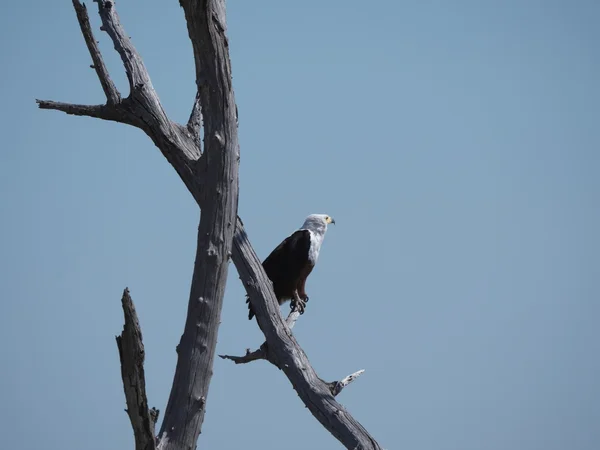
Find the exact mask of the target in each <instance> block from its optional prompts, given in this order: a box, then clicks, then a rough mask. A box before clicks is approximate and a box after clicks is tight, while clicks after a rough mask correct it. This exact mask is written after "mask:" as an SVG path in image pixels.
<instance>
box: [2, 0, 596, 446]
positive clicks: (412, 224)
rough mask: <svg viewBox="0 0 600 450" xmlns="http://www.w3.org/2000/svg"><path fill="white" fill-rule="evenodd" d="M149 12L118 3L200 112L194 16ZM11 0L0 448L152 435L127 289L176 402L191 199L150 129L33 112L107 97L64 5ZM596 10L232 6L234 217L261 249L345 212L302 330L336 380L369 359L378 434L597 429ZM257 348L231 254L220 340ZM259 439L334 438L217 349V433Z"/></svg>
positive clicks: (428, 438)
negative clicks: (128, 397) (138, 416)
mask: <svg viewBox="0 0 600 450" xmlns="http://www.w3.org/2000/svg"><path fill="white" fill-rule="evenodd" d="M141 5H142V4H141V3H139V2H133V1H130V0H121V1H120V2H118V4H117V7H118V8H119V13H120V15H121V19H122V22H123V23H124V25H125V27H126V30H127V32H128V34H129V35H130V36H131V37H132V39H133V42H134V43H135V44H136V45H137V47H138V50H139V51H140V52H141V54H142V56H143V58H144V60H145V62H146V64H147V66H148V69H149V71H150V74H151V77H152V80H153V83H154V86H155V87H156V89H157V91H158V93H159V95H160V97H161V99H162V101H163V104H164V106H165V108H166V110H167V112H168V113H169V115H170V116H171V117H172V118H173V119H175V120H179V121H185V120H186V119H187V117H188V115H189V110H190V107H191V105H192V102H193V97H194V69H193V60H192V53H191V45H190V43H189V41H188V39H187V32H186V29H185V23H184V19H183V12H182V10H181V9H180V7H179V5H178V2H176V1H174V0H173V1H169V2H164V1H163V2H159V1H156V0H151V1H147V2H144V3H143V6H141ZM94 6H95V4H93V3H91V2H89V5H88V7H89V8H90V11H91V12H93V10H94ZM3 11H4V13H3V14H2V17H0V22H1V27H0V35H1V38H2V39H1V40H0V58H1V61H2V66H3V71H2V75H1V77H2V83H1V84H0V94H1V98H2V101H3V107H2V108H1V110H0V115H1V120H0V124H1V125H0V126H1V127H2V136H3V145H2V147H3V150H2V151H1V152H0V188H1V189H0V208H1V210H2V212H3V214H2V218H3V220H1V221H0V255H1V256H0V268H1V270H0V298H2V306H3V308H2V309H3V312H2V314H0V356H1V359H2V368H3V371H2V372H3V373H2V378H1V379H2V383H0V398H2V402H1V404H0V432H1V434H2V436H3V439H2V440H3V444H4V446H5V447H6V448H16V449H38V448H42V447H43V448H46V449H49V450H54V449H56V450H58V449H60V450H70V449H73V450H95V449H106V448H132V447H133V437H132V432H131V429H130V425H129V422H128V419H127V416H126V414H125V413H124V412H123V409H124V407H125V403H124V396H123V391H122V386H121V381H120V372H119V362H118V353H117V349H116V345H115V342H114V336H115V335H116V334H118V333H120V331H121V328H122V312H121V308H120V296H121V292H122V290H123V288H124V287H125V286H129V288H130V289H131V294H132V296H133V299H134V301H135V304H136V306H137V309H138V313H139V316H140V320H141V323H142V327H143V332H144V339H145V344H146V353H147V362H146V369H147V372H146V373H147V385H148V395H149V400H150V404H151V405H153V406H156V407H157V408H159V409H161V410H164V407H165V404H166V401H167V398H168V393H169V389H170V386H171V382H172V376H173V370H174V367H175V358H176V354H175V345H176V344H177V342H178V340H179V337H180V335H181V332H182V329H183V323H184V315H185V311H186V304H187V296H188V292H189V282H190V275H191V271H192V264H193V259H194V249H195V232H196V227H197V222H198V217H199V213H198V209H197V207H196V206H195V204H194V202H193V200H192V198H191V196H190V195H189V194H188V193H187V192H186V190H185V188H184V187H183V184H182V183H181V182H180V180H179V179H178V177H177V175H176V174H175V172H174V171H173V170H172V168H171V167H170V166H169V165H168V164H167V163H166V161H165V160H164V159H163V157H162V156H161V155H160V153H159V151H158V150H157V149H156V148H155V147H154V146H153V145H152V143H151V142H150V140H149V139H148V138H147V137H146V136H145V135H143V133H142V132H140V131H139V130H137V129H133V128H130V127H127V126H124V125H120V124H114V123H106V122H101V121H98V120H94V119H87V118H74V117H70V116H66V115H64V114H61V113H58V112H49V111H40V110H38V109H36V105H35V102H34V99H35V98H43V99H53V100H60V101H70V102H79V103H100V102H103V101H104V98H103V94H102V90H101V87H100V85H99V83H98V81H97V78H96V76H95V73H94V72H93V71H92V70H91V69H90V68H89V64H90V63H91V61H90V58H89V55H88V53H87V49H86V47H85V44H84V41H83V39H82V37H81V35H80V32H79V29H78V25H77V21H76V19H75V15H74V12H73V10H72V6H71V2H68V1H64V2H42V1H39V0H34V1H31V2H9V3H8V4H7V5H6V6H5V7H4V9H3ZM91 19H92V23H93V25H94V30H95V31H97V38H98V39H99V40H100V42H101V48H102V50H103V53H104V56H105V59H106V61H107V63H108V65H109V68H110V70H111V74H112V76H113V79H114V80H115V81H116V83H117V84H118V86H119V87H120V88H121V92H122V93H124V94H125V95H126V94H127V89H126V78H125V76H124V72H123V70H122V68H121V65H120V61H119V59H118V56H117V55H116V53H115V52H114V51H113V50H112V45H111V43H110V42H109V39H108V37H107V36H106V35H105V34H104V33H100V32H99V31H98V26H99V21H98V19H97V16H96V15H95V14H91ZM599 21H600V3H598V2H593V1H583V0H580V1H572V2H557V1H544V2H542V1H533V0H531V1H529V0H521V1H511V0H506V1H502V2H500V1H496V2H491V1H484V0H480V1H466V0H457V1H453V2H449V1H443V2H442V1H423V2H407V1H383V0H380V1H376V2H372V3H365V2H358V1H350V0H346V1H343V2H342V1H337V0H329V1H327V0H325V1H323V0H321V1H318V2H317V1H310V0H309V1H306V2H302V3H298V2H280V1H279V2H278V1H263V2H259V3H256V2H244V1H240V0H235V1H229V2H228V23H229V36H230V45H231V58H232V65H233V77H234V87H235V91H236V98H237V102H238V106H239V113H240V142H241V155H242V156H241V168H240V183H241V191H240V215H241V217H242V218H243V220H244V223H245V225H246V228H247V230H248V233H249V235H250V237H251V239H252V242H253V244H254V246H255V249H256V251H257V252H258V254H259V256H260V257H262V258H264V257H266V256H267V254H268V253H269V252H270V250H271V249H272V248H273V247H275V246H276V245H277V244H278V243H279V241H280V240H281V239H283V238H284V237H286V236H287V235H288V234H289V233H290V232H291V231H293V230H294V229H295V228H296V227H298V226H299V225H301V224H302V221H303V219H304V217H305V216H306V215H307V214H309V213H313V212H319V213H321V212H322V213H327V214H330V215H332V216H333V217H334V218H335V219H336V222H337V225H336V227H331V228H330V230H329V232H328V234H327V238H326V240H325V243H324V245H323V249H322V252H321V257H320V261H319V264H318V266H317V268H316V270H315V271H314V272H313V274H312V275H311V278H310V280H309V282H308V285H307V290H308V293H309V295H310V297H311V302H310V303H309V305H308V309H307V312H306V314H305V315H304V316H303V317H302V319H301V320H300V321H299V323H298V325H297V326H296V328H295V329H294V332H295V334H296V336H297V338H298V340H299V342H300V344H301V345H302V346H303V348H304V349H305V351H306V353H307V354H308V356H309V358H310V360H311V362H312V363H313V365H314V367H315V369H316V370H317V372H318V373H319V375H320V376H321V377H322V378H324V379H326V380H334V379H339V378H341V377H343V376H345V375H347V374H349V373H351V372H354V371H355V370H358V369H361V368H364V369H366V372H365V374H364V375H363V376H362V377H361V378H360V379H359V380H358V381H357V382H355V383H354V384H353V385H352V386H351V387H349V388H348V389H346V390H344V391H343V392H342V394H341V395H340V396H339V400H340V401H341V402H342V403H343V404H344V405H345V406H346V407H347V408H348V409H349V411H350V412H351V413H353V414H354V415H355V417H356V418H357V419H358V420H359V421H360V422H361V423H363V424H364V425H365V427H366V428H367V429H368V430H369V431H370V432H371V433H372V434H373V435H374V436H375V437H376V438H377V439H378V440H379V442H380V443H381V444H382V445H383V446H384V447H385V448H388V449H402V448H411V449H420V450H429V449H431V450H444V449H448V450H450V449H460V450H470V449H473V450H481V449H485V450H505V449H507V448H510V449H518V450H534V449H540V448H543V449H545V450H564V449H565V448H568V449H573V450H592V449H597V448H598V446H599V445H600V427H598V423H600V406H599V405H600V387H599V384H598V380H599V379H600V360H599V359H598V355H599V354H600V336H599V331H598V327H597V321H598V320H597V318H598V317H599V316H600V304H599V299H600V296H599V295H598V294H599V293H598V279H600V265H599V263H598V256H597V255H598V253H599V251H600V245H599V240H598V237H597V230H598V229H599V228H600V208H599V207H598V205H599V193H600V192H599V190H600V180H599V177H598V173H599V170H600V154H599V150H600V126H599V119H600V88H599V85H598V80H599V79H600V51H599V50H600V48H599V42H600V30H599V28H598V26H597V24H598V22H599ZM287 311H288V309H287V307H286V308H285V312H286V313H287ZM261 342H262V337H261V334H260V331H259V330H258V327H257V326H256V324H255V322H250V321H248V320H247V318H246V305H245V303H244V292H243V289H242V286H241V285H240V283H239V280H238V277H237V273H236V271H235V268H234V267H233V266H231V268H230V280H229V283H228V285H227V292H226V296H225V304H224V309H223V316H222V325H221V328H220V332H219V342H218V348H217V351H218V352H219V353H231V354H236V353H242V352H243V351H244V349H245V348H247V347H255V346H256V345H259V344H260V343H261ZM294 426H296V427H299V428H297V431H295V432H293V431H292V428H293V427H294ZM291 436H293V438H292V437H291ZM241 446H243V447H244V448H251V449H252V448H260V449H263V450H267V449H280V448H282V446H285V448H287V449H289V450H293V449H305V448H313V449H328V448H339V447H340V446H339V444H338V443H337V442H336V441H335V439H334V438H332V437H331V436H330V435H329V434H328V433H327V432H326V431H325V430H324V429H323V428H322V427H321V426H320V425H319V424H318V422H317V421H316V420H315V419H313V418H312V416H311V415H310V414H309V413H308V411H307V410H306V409H305V408H304V406H303V405H302V403H301V402H300V400H299V399H298V398H297V396H296V394H295V392H294V390H293V389H292V388H291V386H290V384H289V382H288V381H287V379H286V378H285V377H284V376H283V374H282V373H281V372H279V371H278V370H276V369H275V368H274V367H272V366H270V365H269V364H267V363H265V362H256V363H252V364H249V365H246V366H234V365H233V364H231V363H229V362H227V361H222V360H218V361H216V364H215V367H214V377H213V382H212V385H211V391H210V394H209V397H208V404H207V415H206V421H205V424H204V429H203V434H202V435H201V437H200V441H199V448H215V449H217V448H218V449H230V448H239V447H241Z"/></svg>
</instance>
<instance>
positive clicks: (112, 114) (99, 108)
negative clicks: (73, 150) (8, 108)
mask: <svg viewBox="0 0 600 450" xmlns="http://www.w3.org/2000/svg"><path fill="white" fill-rule="evenodd" d="M35 101H36V103H37V104H38V106H39V107H40V109H54V110H57V111H62V112H65V113H67V114H71V115H74V116H87V117H95V118H98V119H104V120H113V121H116V122H123V123H128V121H127V120H125V115H124V114H122V113H121V112H119V111H118V110H117V109H116V108H114V107H112V106H107V105H77V104H73V103H63V102H55V101H52V100H38V99H36V100H35Z"/></svg>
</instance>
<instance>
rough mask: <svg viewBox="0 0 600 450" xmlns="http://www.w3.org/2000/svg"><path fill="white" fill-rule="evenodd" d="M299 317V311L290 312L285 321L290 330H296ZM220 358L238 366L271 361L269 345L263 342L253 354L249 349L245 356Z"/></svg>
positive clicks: (224, 356)
mask: <svg viewBox="0 0 600 450" xmlns="http://www.w3.org/2000/svg"><path fill="white" fill-rule="evenodd" d="M299 317H300V313H299V312H298V311H290V313H289V314H288V316H287V319H285V324H286V325H287V326H288V328H289V329H290V330H291V329H292V328H294V325H296V321H297V320H298V318H299ZM219 357H220V358H222V359H229V360H231V361H233V362H234V363H236V364H246V363H249V362H252V361H257V360H259V359H266V360H268V359H269V351H268V345H267V343H266V342H263V344H262V345H261V346H260V347H259V348H258V349H256V350H254V351H253V352H251V351H250V349H249V348H247V349H246V354H245V355H244V356H232V355H219ZM273 364H275V363H273ZM275 365H276V364H275Z"/></svg>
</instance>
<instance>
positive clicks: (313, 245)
mask: <svg viewBox="0 0 600 450" xmlns="http://www.w3.org/2000/svg"><path fill="white" fill-rule="evenodd" d="M308 232H309V233H310V248H309V249H308V260H309V261H310V262H311V263H312V264H313V265H314V264H316V263H317V259H319V251H320V250H321V244H322V243H323V237H324V236H323V235H322V234H318V233H315V232H313V231H311V230H308Z"/></svg>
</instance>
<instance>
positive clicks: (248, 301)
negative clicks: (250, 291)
mask: <svg viewBox="0 0 600 450" xmlns="http://www.w3.org/2000/svg"><path fill="white" fill-rule="evenodd" d="M246 303H247V304H248V320H252V318H253V317H254V310H253V309H252V305H251V304H250V298H249V297H246Z"/></svg>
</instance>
